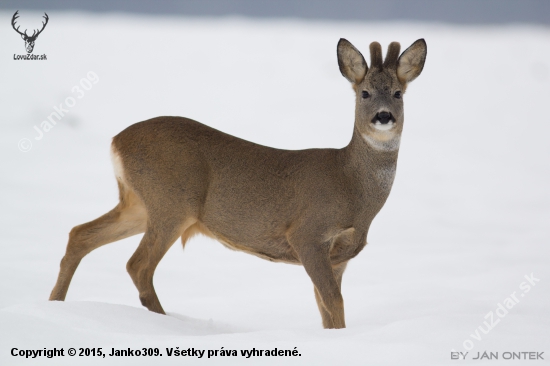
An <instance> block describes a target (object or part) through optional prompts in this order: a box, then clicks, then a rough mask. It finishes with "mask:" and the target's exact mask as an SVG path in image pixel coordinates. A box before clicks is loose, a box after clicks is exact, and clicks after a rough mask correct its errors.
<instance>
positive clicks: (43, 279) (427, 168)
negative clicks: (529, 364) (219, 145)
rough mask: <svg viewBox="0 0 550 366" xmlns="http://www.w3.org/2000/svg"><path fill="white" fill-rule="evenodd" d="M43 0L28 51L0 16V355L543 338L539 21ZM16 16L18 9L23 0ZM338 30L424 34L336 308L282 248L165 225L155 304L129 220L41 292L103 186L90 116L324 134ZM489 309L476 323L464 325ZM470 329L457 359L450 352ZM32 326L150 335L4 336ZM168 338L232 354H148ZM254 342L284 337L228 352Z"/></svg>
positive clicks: (389, 353)
mask: <svg viewBox="0 0 550 366" xmlns="http://www.w3.org/2000/svg"><path fill="white" fill-rule="evenodd" d="M49 15H50V24H48V28H47V29H46V30H45V31H44V32H43V33H42V34H41V35H40V37H39V38H38V39H37V41H36V45H35V51H34V52H35V54H43V53H45V54H47V57H48V60H47V61H15V60H13V57H12V56H11V54H13V53H15V54H23V53H24V43H23V41H22V40H21V38H20V37H19V36H17V35H16V34H15V32H13V30H11V29H9V28H6V31H4V32H2V33H0V40H1V44H2V45H3V47H2V50H3V55H4V56H3V57H2V58H0V67H1V70H2V73H1V78H2V79H1V80H2V82H1V83H0V103H1V106H2V117H0V121H1V122H0V123H1V125H2V134H0V149H1V151H0V157H1V158H0V160H1V172H2V173H1V175H0V188H1V189H0V201H1V207H2V210H1V211H0V212H1V213H0V218H1V222H2V230H1V231H0V243H1V245H0V278H1V280H0V292H1V293H2V296H1V297H0V364H2V365H19V364H21V365H23V364H24V365H35V364H55V365H74V364H79V365H80V364H83V365H86V364H102V365H108V364H115V365H120V364H132V365H134V364H152V363H154V364H176V363H177V364H181V363H182V362H189V363H191V364H193V363H201V364H202V363H207V364H223V365H226V364H228V365H230V364H239V365H240V364H243V363H246V362H248V363H251V364H252V363H253V364H255V365H256V364H260V365H261V364H280V363H284V364H300V365H332V364H336V363H338V364H343V365H366V364H368V365H428V364H429V365H446V364H456V363H460V364H475V363H476V361H475V360H472V359H471V358H472V357H475V355H476V354H477V352H483V351H488V352H499V356H500V357H499V361H501V360H502V357H503V353H504V352H520V351H538V352H550V347H549V345H550V342H549V340H550V338H549V336H548V334H549V333H548V329H549V326H550V317H549V305H550V291H549V290H550V267H549V260H550V248H549V246H548V244H549V239H550V231H549V229H548V222H550V190H549V189H548V184H549V178H550V164H549V162H550V160H549V158H550V144H548V135H549V134H550V123H548V112H547V105H548V99H549V97H550V92H549V86H550V61H549V57H550V47H548V46H549V45H550V43H549V42H550V30H549V29H548V28H546V27H536V26H527V25H509V26H491V27H482V26H477V27H471V26H449V25H444V24H431V25H429V24H418V23H417V24H412V23H389V24H388V23H343V22H342V23H339V22H315V21H299V20H262V21H255V20H247V19H240V18H219V19H208V18H204V19H201V18H177V17H138V16H127V15H122V14H114V15H103V16H100V15H88V14H85V13H52V14H49ZM11 16H12V14H11V13H6V12H2V13H0V21H1V23H2V24H9V21H10V18H11ZM24 16H26V17H27V19H28V22H29V24H32V21H33V20H38V19H40V17H41V14H40V13H29V12H27V13H26V14H25V15H23V14H22V15H21V18H20V20H21V22H22V23H23V21H24V20H23V17H24ZM29 27H32V25H29ZM340 37H345V38H346V39H348V40H349V41H351V42H352V43H353V44H354V45H355V46H356V47H357V48H358V49H359V50H361V51H362V52H363V54H364V55H366V56H367V55H368V45H369V43H370V42H371V41H375V40H376V41H378V42H380V43H381V44H382V45H383V47H384V46H387V45H388V44H389V42H391V41H399V42H401V45H402V49H405V48H406V47H408V46H409V45H410V44H411V43H412V42H414V41H415V40H416V39H418V38H425V39H426V42H427V45H428V57H427V61H426V66H425V68H424V71H423V73H422V75H421V76H420V77H419V78H418V79H417V80H415V81H414V82H413V83H412V84H411V85H410V87H409V88H408V90H407V93H406V95H404V101H405V106H406V113H405V116H406V117H405V120H406V122H405V129H404V133H403V137H402V139H401V146H400V155H399V163H398V169H397V174H396V178H395V182H394V186H393V189H392V193H391V195H390V198H389V200H388V202H387V203H386V205H385V207H384V208H383V209H382V212H381V213H380V214H379V215H378V217H377V218H376V219H375V221H374V222H373V225H372V227H371V231H370V233H369V237H368V242H369V244H368V245H367V246H366V248H365V249H364V250H363V252H362V253H361V254H360V255H359V256H358V257H357V258H355V259H354V260H352V261H351V262H350V265H349V266H348V269H347V271H346V273H345V275H344V280H343V295H344V299H345V305H346V323H347V328H346V329H342V330H323V329H322V327H321V318H320V315H319V313H318V310H317V306H316V303H315V299H314V295H313V288H312V285H311V282H310V280H309V278H308V277H307V275H306V273H305V271H304V270H303V268H302V267H299V266H292V265H286V264H274V263H269V262H266V261H262V260H260V259H258V258H256V257H253V256H249V255H247V254H244V253H239V252H233V251H229V250H227V249H225V248H224V247H223V246H222V245H220V244H218V243H216V242H214V241H212V240H209V239H207V238H202V237H199V238H194V239H192V241H191V242H190V243H188V245H187V246H186V248H185V250H184V251H182V248H181V245H179V243H176V245H174V246H173V247H172V248H171V249H170V251H169V252H168V253H167V255H166V256H165V257H164V259H163V260H162V262H161V263H160V265H159V267H158V269H157V270H156V275H155V287H156V289H157V293H158V296H159V298H160V300H161V303H162V305H163V307H164V309H165V310H166V311H167V312H168V316H161V315H158V314H154V313H151V312H148V311H147V310H146V309H145V308H143V307H142V306H141V305H140V302H139V299H138V296H137V291H136V290H135V287H134V285H133V284H132V282H131V280H130V277H129V276H128V275H127V273H126V271H125V264H126V262H127V260H128V259H129V258H130V256H131V255H132V253H133V251H134V250H135V248H136V246H137V244H138V242H139V239H140V238H139V237H137V236H136V237H132V238H129V239H126V240H123V241H120V242H117V243H115V244H113V245H108V246H105V247H102V248H100V249H98V250H96V251H94V252H92V253H91V254H89V255H88V256H87V257H86V258H85V259H84V260H83V261H82V263H81V264H80V267H79V268H78V270H77V272H76V274H75V277H74V279H73V281H72V284H71V287H70V288H69V292H68V296H67V300H66V301H65V302H48V301H46V300H47V298H48V296H49V293H50V291H51V289H52V287H53V285H54V283H55V280H56V277H57V273H58V269H59V261H60V260H61V258H62V256H63V253H64V250H65V245H66V240H67V234H68V232H69V230H70V229H71V228H72V227H73V226H75V225H78V224H81V223H84V222H87V221H90V220H92V219H94V218H96V217H98V216H99V215H101V214H103V213H105V212H106V211H108V210H109V209H111V208H112V207H113V206H114V205H115V204H116V202H117V189H116V183H115V180H114V177H113V169H112V166H111V161H110V158H109V146H110V138H111V137H112V136H114V135H115V134H117V133H118V132H119V131H120V130H122V129H123V128H125V127H127V126H128V125H130V124H132V123H135V122H138V121H141V120H145V119H148V118H151V117H154V116H158V115H181V116H186V117H190V118H193V119H196V120H198V121H201V122H203V123H206V124H208V125H210V126H212V127H215V128H218V129H220V130H223V131H225V132H228V133H231V134H234V135H236V136H239V137H242V138H245V139H248V140H251V141H254V142H257V143H261V144H264V145H268V146H274V147H279V148H286V149H302V148H311V147H337V148H339V147H343V146H345V145H346V144H347V142H348V141H349V139H350V137H351V133H352V128H353V115H354V105H353V103H354V98H353V94H352V91H351V88H350V87H349V85H348V82H347V81H346V80H345V79H344V78H343V77H342V76H341V75H340V72H339V70H338V65H337V61H336V43H337V42H338V39H339V38H340ZM367 60H368V56H367ZM90 71H91V72H93V73H95V74H89V72H90ZM94 75H97V76H98V80H99V81H98V82H97V83H93V81H95V77H94ZM86 78H88V80H91V82H90V83H88V82H86V81H82V79H86ZM74 86H80V89H81V90H82V92H79V91H78V90H76V89H75V90H74V91H72V88H73V87H74ZM83 86H85V87H86V88H88V89H89V90H85V89H83V88H82V87H83ZM78 96H82V98H80V99H79V98H78ZM69 97H72V98H74V101H75V102H76V103H75V104H74V105H73V106H72V107H70V105H71V104H72V101H71V100H68V99H67V98H69ZM61 104H63V107H64V108H65V109H66V110H68V113H64V116H62V118H61V119H60V121H58V122H57V124H56V125H54V126H53V127H52V128H51V130H50V131H49V132H44V131H42V133H43V137H42V139H41V140H35V136H38V135H39V134H38V132H37V131H36V130H35V128H34V126H37V127H38V128H39V129H41V127H40V123H41V122H42V121H44V120H47V119H48V117H49V116H50V115H51V114H52V113H53V112H55V109H54V106H56V107H59V106H60V105H61ZM52 119H53V120H54V121H57V119H56V117H55V116H53V117H52ZM23 138H27V139H29V140H30V141H31V143H32V147H31V149H30V150H29V151H27V152H22V151H20V150H19V149H18V143H20V140H21V139H23ZM26 143H28V141H26V142H23V143H22V145H20V147H22V148H28V145H25V144H26ZM526 275H527V276H531V275H532V276H534V277H535V279H537V280H540V281H536V280H535V279H531V284H530V282H529V281H528V280H527V279H526V278H525V276H526ZM526 284H527V285H529V291H528V292H525V288H526V287H525V285H526ZM520 286H523V287H520ZM512 296H516V298H517V299H518V301H517V302H515V305H514V306H513V307H512V308H511V309H509V310H508V313H507V314H504V315H505V316H503V317H499V316H498V315H497V314H498V312H497V309H499V304H505V303H506V299H509V298H510V297H512ZM490 312H493V316H494V317H495V319H496V320H498V323H497V324H496V325H495V326H494V328H493V329H491V330H490V331H489V332H488V333H487V334H485V333H483V331H482V330H480V328H479V327H481V328H482V329H483V330H486V329H487V326H486V325H484V322H488V323H489V321H490V319H489V318H488V317H487V318H486V316H488V314H489V313H490ZM500 312H501V313H502V310H501V311H500ZM470 343H471V344H472V345H473V348H472V349H471V350H470V351H469V352H470V353H469V354H468V356H467V360H466V361H457V360H452V359H451V350H452V349H454V350H455V351H457V352H466V349H465V347H464V345H466V346H469V345H470ZM54 347H57V348H58V349H59V348H64V349H65V352H67V349H68V348H69V347H75V348H77V349H78V348H79V347H102V348H103V350H104V351H105V352H110V350H111V348H115V349H127V348H128V347H130V348H132V349H140V348H142V347H152V348H154V347H158V348H160V350H161V352H162V353H163V354H164V355H163V356H162V357H106V358H102V359H99V358H94V357H78V356H75V357H69V356H65V357H58V358H54V359H48V358H45V357H38V358H35V359H25V358H24V357H13V356H11V354H10V352H11V350H12V348H18V349H24V350H28V349H32V350H40V349H44V348H48V349H50V348H54ZM171 347H172V348H175V347H180V349H187V348H195V349H201V350H220V349H221V347H224V349H225V350H228V349H230V350H239V351H238V352H239V356H238V357H233V356H231V357H227V356H225V357H221V356H220V357H211V358H207V356H204V357H203V358H202V359H200V360H199V359H197V357H168V356H167V355H166V348H171ZM254 347H255V348H256V349H258V348H259V349H264V350H265V349H270V350H272V349H274V348H275V347H277V348H278V349H283V350H284V349H289V350H293V349H294V348H295V347H296V348H297V350H298V351H299V353H300V354H301V356H295V357H252V358H250V359H248V361H247V359H246V358H245V357H241V356H240V350H251V349H252V348H254ZM544 357H545V359H546V360H548V359H549V358H550V354H549V353H545V354H544ZM182 359H183V360H182ZM501 362H503V361H501ZM524 362H525V361H511V360H510V361H506V364H512V365H513V364H520V363H521V364H523V363H524ZM539 363H543V361H539ZM537 364H538V363H537Z"/></svg>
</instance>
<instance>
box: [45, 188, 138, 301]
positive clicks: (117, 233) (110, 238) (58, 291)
mask: <svg viewBox="0 0 550 366" xmlns="http://www.w3.org/2000/svg"><path fill="white" fill-rule="evenodd" d="M119 187H120V186H119ZM120 188H121V200H120V203H119V204H118V205H117V206H116V207H115V208H114V209H112V210H111V211H109V212H107V213H106V214H105V215H103V216H101V217H99V218H97V219H95V220H93V221H90V222H88V223H86V224H82V225H78V226H75V227H74V228H73V229H72V230H71V232H70V234H69V242H68V244H67V249H66V252H65V256H64V257H63V259H62V260H61V265H60V270H59V275H58V277H57V282H56V284H55V287H54V288H53V290H52V292H51V295H50V300H58V301H63V300H65V296H66V295H67V290H68V289H69V285H70V284H71V280H72V278H73V275H74V272H75V271H76V268H77V267H78V265H79V264H80V261H81V260H82V258H84V256H85V255H87V254H88V253H90V252H91V251H92V250H94V249H96V248H99V247H100V246H102V245H105V244H109V243H112V242H114V241H117V240H120V239H124V238H127V237H130V236H132V235H136V234H140V233H142V232H144V231H145V227H146V222H147V214H146V211H145V208H144V207H143V205H142V204H141V202H140V201H139V199H138V198H137V196H135V194H133V193H132V192H125V191H124V190H123V189H122V187H120Z"/></svg>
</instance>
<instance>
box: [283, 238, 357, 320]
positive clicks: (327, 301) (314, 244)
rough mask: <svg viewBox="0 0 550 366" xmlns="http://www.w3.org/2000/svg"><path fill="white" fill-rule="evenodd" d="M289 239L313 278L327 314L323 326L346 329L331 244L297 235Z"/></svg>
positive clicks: (342, 300)
mask: <svg viewBox="0 0 550 366" xmlns="http://www.w3.org/2000/svg"><path fill="white" fill-rule="evenodd" d="M288 239H289V243H290V244H291V246H292V247H293V248H294V250H295V251H296V253H297V254H298V258H299V259H300V262H301V263H302V265H303V266H304V268H305V270H306V272H307V274H308V275H309V277H310V278H311V281H312V282H313V285H314V286H315V289H316V291H317V292H318V297H319V298H320V300H321V303H322V305H323V308H324V310H325V311H326V313H327V314H325V316H326V318H327V321H326V322H325V321H323V326H324V327H325V328H345V327H346V322H345V319H344V299H343V298H342V294H341V292H340V285H339V284H338V281H337V280H336V277H335V274H334V271H333V269H332V264H331V262H330V256H329V250H330V245H329V243H327V242H322V241H321V240H319V241H311V240H303V239H302V240H300V238H298V237H296V235H294V237H290V238H288ZM322 315H323V312H322V311H321V316H322ZM329 319H330V321H329Z"/></svg>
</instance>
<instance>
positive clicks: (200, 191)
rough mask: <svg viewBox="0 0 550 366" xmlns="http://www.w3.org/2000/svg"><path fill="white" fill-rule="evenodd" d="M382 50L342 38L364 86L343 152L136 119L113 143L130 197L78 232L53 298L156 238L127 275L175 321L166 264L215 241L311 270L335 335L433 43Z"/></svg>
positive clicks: (356, 85) (345, 56)
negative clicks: (122, 247)
mask: <svg viewBox="0 0 550 366" xmlns="http://www.w3.org/2000/svg"><path fill="white" fill-rule="evenodd" d="M399 51H400V45H399V43H397V42H393V43H391V44H390V45H389V47H388V51H387V54H386V58H385V60H384V61H383V60H382V48H381V47H380V44H379V43H377V42H373V43H371V45H370V52H371V65H370V68H368V67H367V64H366V62H365V59H364V58H363V56H362V55H361V53H360V52H359V51H358V50H357V49H356V48H355V47H354V46H353V45H352V44H351V43H350V42H348V41H347V40H345V39H340V41H339V42H338V48H337V54H338V65H339V66H340V71H341V72H342V75H344V77H345V78H346V79H348V80H349V81H350V82H351V83H352V86H353V89H354V90H355V94H356V97H355V100H356V107H355V127H354V130H353V136H352V138H351V142H350V143H349V145H348V146H346V147H344V148H342V149H308V150H279V149H274V148H270V147H266V146H262V145H258V144H255V143H252V142H249V141H245V140H241V139H239V138H237V137H234V136H231V135H227V134H225V133H223V132H220V131H218V130H215V129H213V128H210V127H208V126H205V125H203V124H201V123H199V122H196V121H193V120H191V119H187V118H183V117H157V118H153V119H150V120H147V121H144V122H140V123H136V124H134V125H132V126H130V127H128V128H127V129H125V130H124V131H122V132H121V133H120V134H118V135H117V136H115V137H114V138H113V142H112V145H111V152H112V158H113V163H114V167H115V175H116V179H117V182H118V188H119V192H120V193H119V197H120V202H119V203H118V205H117V206H116V207H115V208H114V209H113V210H111V211H109V212H108V213H106V214H105V215H103V216H101V217H99V218H98V219H96V220H94V221H91V222H88V223H86V224H83V225H79V226H76V227H74V228H73V229H72V230H71V232H70V234H69V242H68V244H67V250H66V254H65V256H64V257H63V259H62V261H61V269H60V272H59V277H58V279H57V283H56V285H55V287H54V289H53V290H52V293H51V296H50V300H64V299H65V296H66V294H67V290H68V288H69V284H70V282H71V278H72V277H73V274H74V272H75V270H76V268H77V267H78V264H79V263H80V261H81V260H82V258H83V257H84V256H85V255H86V254H88V253H90V252H91V251H92V250H94V249H96V248H98V247H100V246H102V245H105V244H108V243H111V242H114V241H116V240H120V239H123V238H126V237H129V236H132V235H136V234H140V233H143V232H145V235H144V236H143V238H142V240H141V243H140V244H139V247H138V248H137V250H136V251H135V253H134V254H133V255H132V257H131V258H130V260H129V261H128V264H127V270H128V272H129V274H130V276H131V278H132V280H133V282H134V284H135V285H136V287H137V289H138V291H139V298H140V300H141V303H142V304H143V305H144V306H145V307H147V308H148V309H149V310H151V311H154V312H157V313H160V314H164V310H163V308H162V306H161V304H160V302H159V299H158V297H157V294H156V293H155V289H154V286H153V274H154V272H155V268H156V267H157V265H158V263H159V261H160V260H161V259H162V257H163V256H164V254H165V253H166V251H167V250H168V249H169V248H170V246H172V244H173V243H174V242H175V241H176V240H177V239H178V238H179V237H181V241H182V244H183V245H185V243H186V242H187V241H188V240H189V238H191V237H192V236H193V235H195V234H199V233H201V234H204V235H206V236H209V237H211V238H214V239H216V240H218V241H219V242H221V243H222V244H224V245H225V246H227V247H228V248H230V249H235V250H241V251H244V252H248V253H250V254H253V255H256V256H258V257H260V258H264V259H267V260H270V261H274V262H285V263H292V264H301V265H303V266H304V268H305V270H306V272H307V274H308V275H309V277H310V278H311V280H312V282H313V285H314V291H315V298H316V300H317V305H318V307H319V311H320V312H321V316H322V319H323V326H324V327H325V328H344V327H345V326H346V324H345V320H344V301H343V298H342V294H341V291H340V287H341V282H342V275H343V273H344V270H345V269H346V265H347V263H348V261H349V260H350V259H351V258H353V257H355V256H356V255H357V254H358V253H359V252H360V251H361V250H362V249H363V247H364V246H365V245H366V244H367V242H366V238H367V233H368V230H369V227H370V224H371V222H372V220H373V219H374V217H375V216H376V214H377V213H378V212H379V211H380V209H381V208H382V206H383V205H384V203H385V201H386V199H387V197H388V195H389V193H390V189H391V186H392V183H393V180H394V176H395V168H396V164H397V154H398V150H399V142H400V138H401V132H402V130H403V99H402V96H403V94H404V93H405V89H406V88H407V85H408V83H409V82H411V81H412V80H414V79H415V78H416V77H417V76H418V75H420V73H421V71H422V68H423V66H424V61H425V59H426V52H427V48H426V43H425V42H424V40H423V39H419V40H417V41H416V42H414V43H413V44H412V45H411V46H410V47H409V48H408V49H407V50H406V51H405V52H403V53H402V54H401V56H399Z"/></svg>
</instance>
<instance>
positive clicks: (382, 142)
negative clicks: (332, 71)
mask: <svg viewBox="0 0 550 366" xmlns="http://www.w3.org/2000/svg"><path fill="white" fill-rule="evenodd" d="M400 48H401V46H400V45H399V43H397V42H392V43H390V45H389V47H388V51H387V54H386V58H385V60H384V61H382V47H381V46H380V44H379V43H378V42H373V43H371V45H370V53H371V55H370V56H371V65H370V68H369V67H368V66H367V63H366V62H365V59H364V58H363V55H361V53H360V52H359V51H358V50H357V49H356V48H355V47H354V46H353V45H352V44H351V43H350V42H348V41H347V40H345V39H343V38H342V39H340V42H338V48H337V53H338V65H339V66H340V72H341V73H342V75H343V76H344V77H345V78H346V79H348V81H350V82H351V83H352V86H353V89H354V90H355V94H356V99H355V100H356V104H355V130H356V132H358V133H359V134H360V136H361V137H362V138H363V139H364V140H365V141H366V142H367V143H368V144H369V145H370V146H371V147H373V148H374V149H376V150H386V151H388V150H397V149H398V148H399V142H400V139H401V132H402V130H403V94H404V93H405V90H406V89H407V85H408V83H409V82H411V81H413V80H414V79H415V78H416V77H417V76H418V75H420V73H421V72H422V68H423V67H424V61H425V60H426V53H427V48H426V42H424V40H423V39H419V40H417V41H416V42H414V43H413V44H412V45H411V46H410V47H409V48H407V49H406V50H405V51H404V52H403V53H402V54H401V56H399V51H400Z"/></svg>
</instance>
